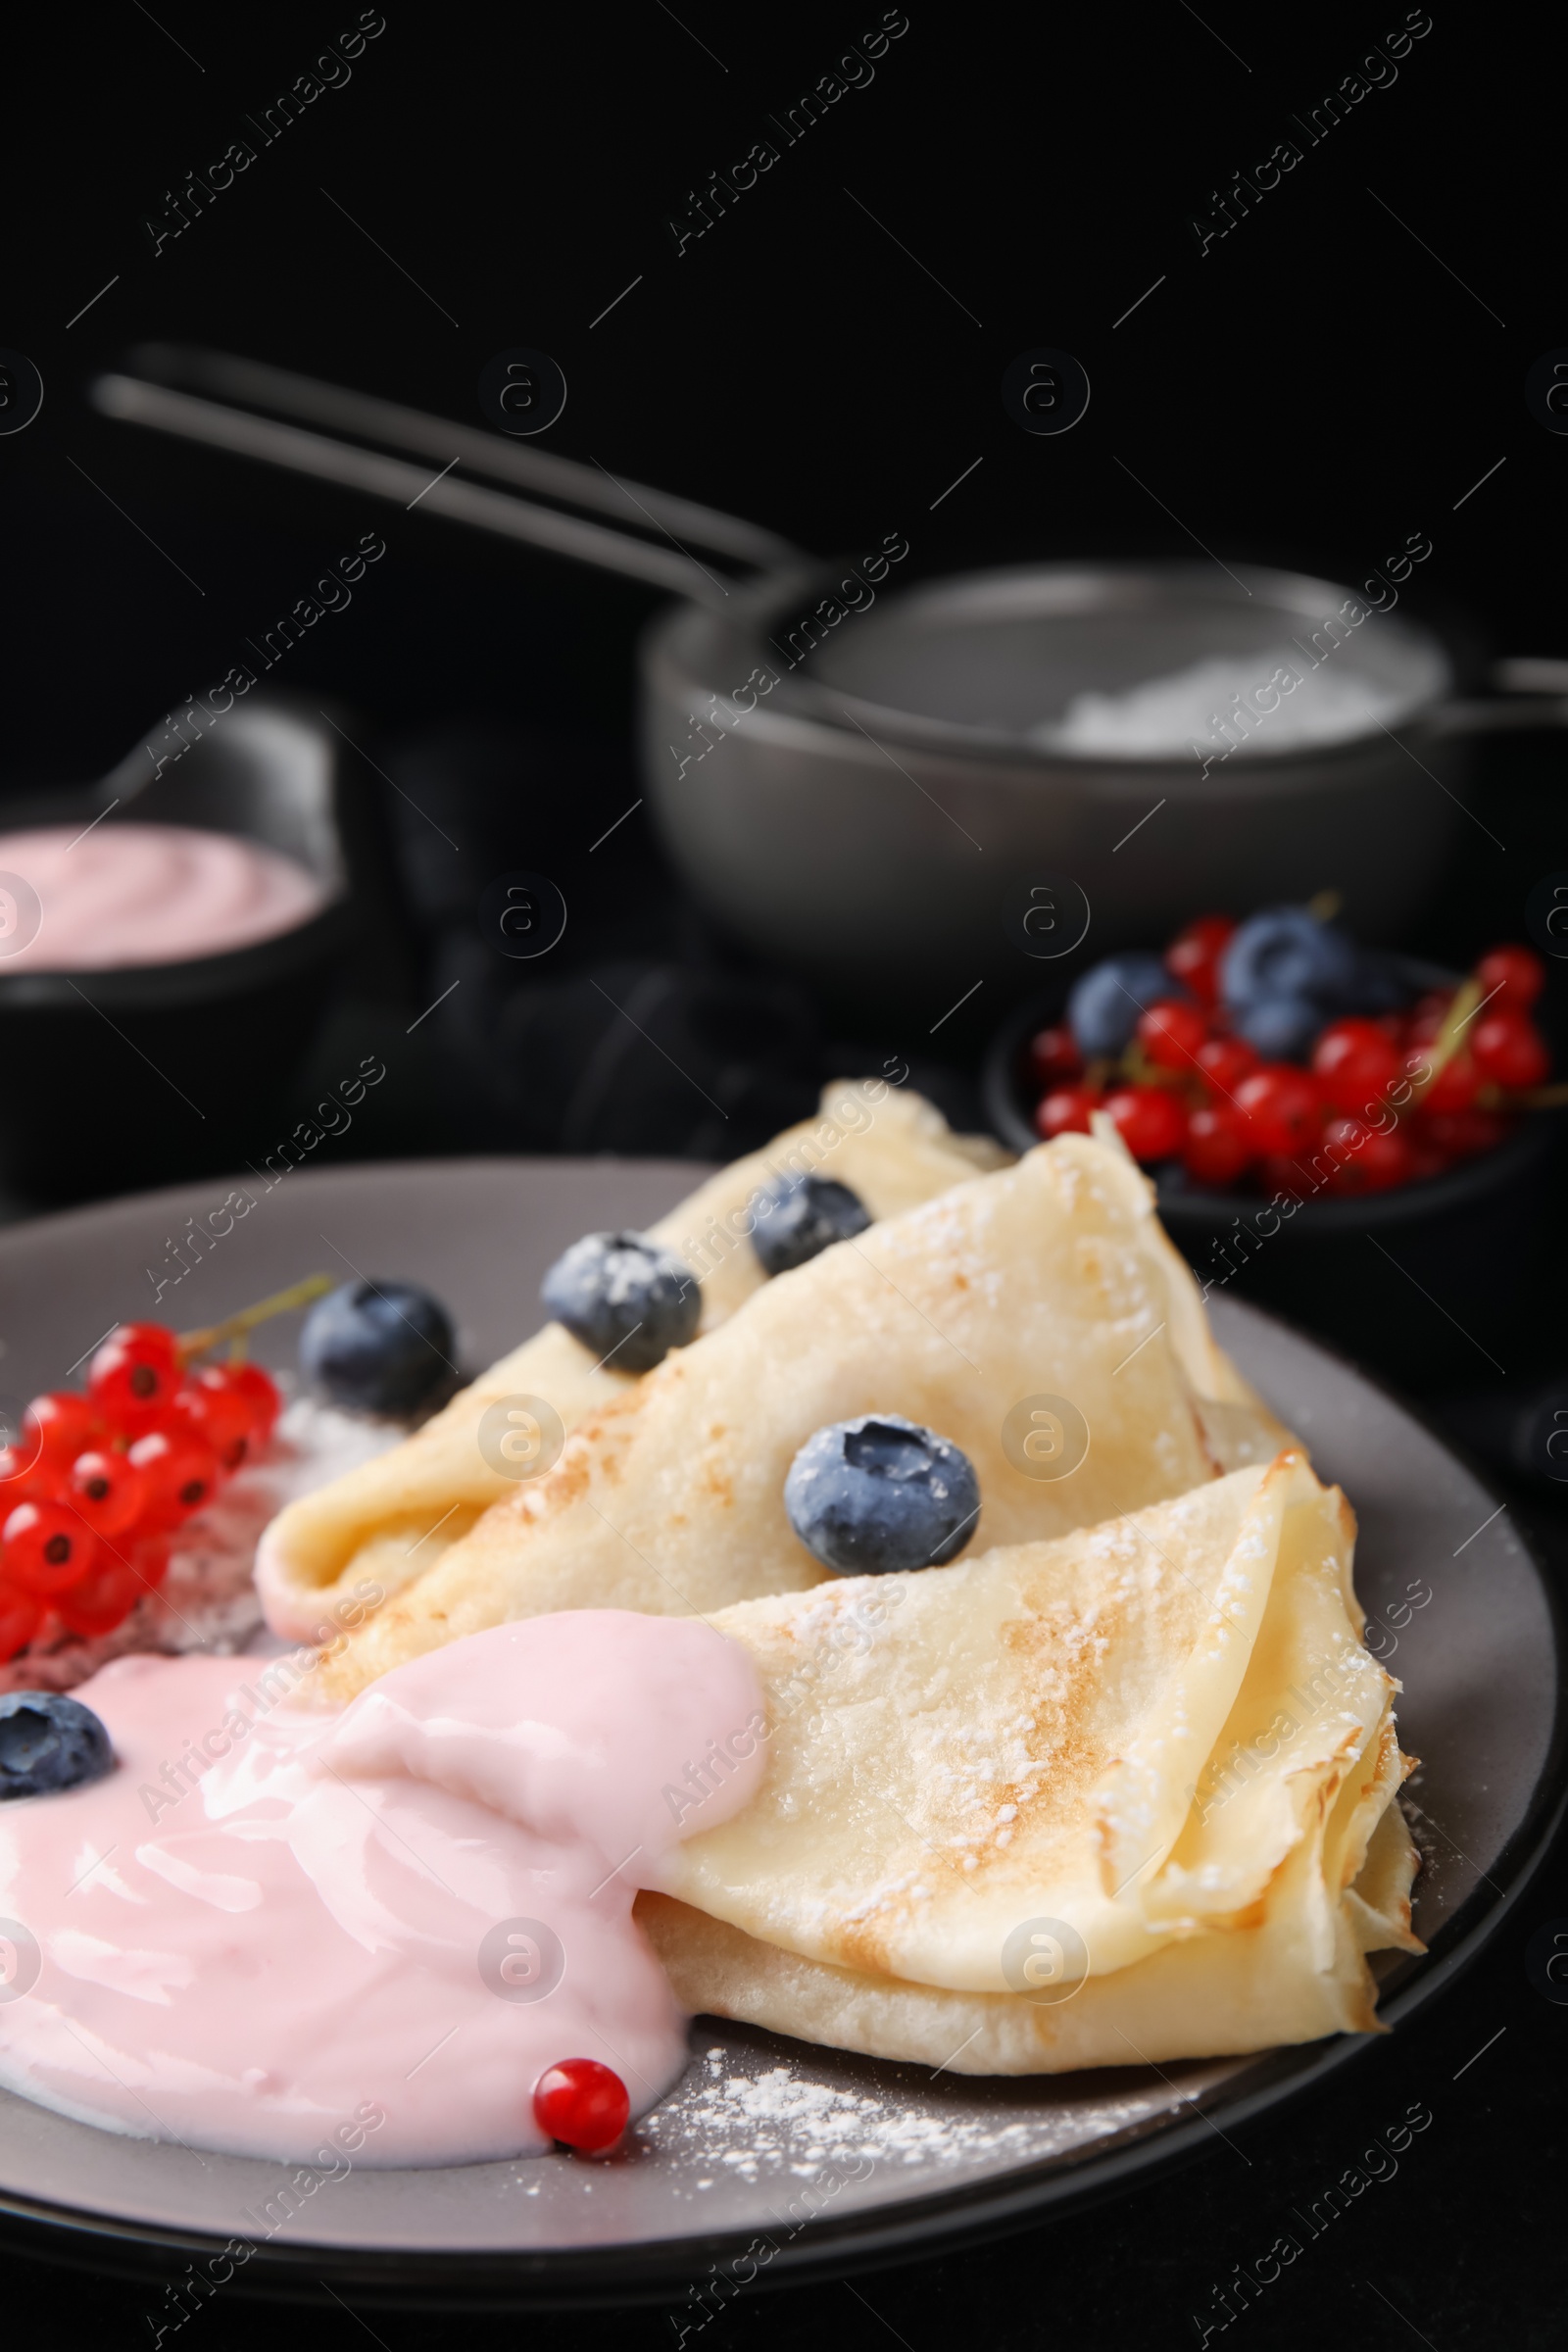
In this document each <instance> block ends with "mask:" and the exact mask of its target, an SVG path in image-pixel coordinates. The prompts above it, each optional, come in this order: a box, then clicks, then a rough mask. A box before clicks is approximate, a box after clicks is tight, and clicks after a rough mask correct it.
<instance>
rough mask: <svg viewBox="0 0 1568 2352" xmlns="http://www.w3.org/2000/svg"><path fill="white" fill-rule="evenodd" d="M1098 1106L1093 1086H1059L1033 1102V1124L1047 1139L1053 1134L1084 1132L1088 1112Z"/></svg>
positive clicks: (1086, 1126)
mask: <svg viewBox="0 0 1568 2352" xmlns="http://www.w3.org/2000/svg"><path fill="white" fill-rule="evenodd" d="M1099 1108H1100V1097H1099V1096H1098V1095H1097V1094H1096V1092H1095V1090H1094V1088H1093V1087H1092V1086H1058V1087H1056V1088H1054V1090H1053V1092H1052V1093H1051V1094H1049V1095H1047V1097H1046V1099H1045V1101H1044V1102H1043V1103H1039V1104H1038V1105H1037V1106H1036V1110H1035V1125H1036V1127H1037V1128H1038V1129H1039V1131H1040V1133H1041V1134H1042V1135H1043V1136H1045V1137H1047V1138H1048V1139H1049V1138H1050V1137H1052V1136H1054V1135H1087V1134H1088V1133H1089V1113H1090V1112H1091V1111H1092V1110H1098V1109H1099Z"/></svg>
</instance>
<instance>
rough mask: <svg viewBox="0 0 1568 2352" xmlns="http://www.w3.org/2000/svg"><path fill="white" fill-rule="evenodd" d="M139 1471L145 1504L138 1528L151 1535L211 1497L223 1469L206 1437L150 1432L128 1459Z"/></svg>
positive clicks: (181, 1432)
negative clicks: (140, 1526) (145, 1530)
mask: <svg viewBox="0 0 1568 2352" xmlns="http://www.w3.org/2000/svg"><path fill="white" fill-rule="evenodd" d="M128 1459H129V1461H130V1464H131V1466H132V1468H133V1469H135V1470H139V1471H140V1473H141V1476H142V1481H143V1493H144V1495H145V1496H146V1501H145V1504H144V1507H143V1511H142V1518H141V1525H142V1526H143V1527H144V1528H146V1529H147V1530H148V1532H149V1533H150V1534H158V1533H162V1532H164V1531H165V1530H167V1529H169V1528H172V1527H177V1526H178V1525H179V1523H180V1521H181V1520H182V1519H188V1518H189V1517H190V1515H191V1513H192V1511H199V1510H201V1509H202V1507H203V1505H204V1504H206V1503H208V1502H210V1501H211V1500H212V1498H213V1495H214V1494H215V1492H216V1491H217V1488H218V1486H219V1483H220V1481H221V1477H222V1466H221V1463H220V1461H219V1459H218V1456H217V1454H216V1453H215V1452H214V1451H213V1448H212V1447H211V1446H209V1445H208V1443H207V1441H206V1439H205V1438H201V1437H198V1436H197V1434H196V1432H195V1431H194V1430H190V1431H186V1430H184V1429H150V1430H149V1431H148V1432H147V1435H146V1436H145V1437H144V1438H138V1439H137V1440H136V1443H135V1445H134V1446H132V1447H131V1449H130V1453H129V1456H128Z"/></svg>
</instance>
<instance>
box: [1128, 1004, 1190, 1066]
mask: <svg viewBox="0 0 1568 2352" xmlns="http://www.w3.org/2000/svg"><path fill="white" fill-rule="evenodd" d="M1133 1034H1134V1035H1135V1036H1136V1038H1137V1040H1138V1042H1139V1044H1140V1045H1141V1046H1142V1047H1143V1049H1144V1052H1145V1053H1146V1054H1148V1055H1149V1058H1150V1060H1151V1061H1152V1062H1153V1063H1154V1064H1155V1065H1156V1067H1158V1068H1159V1069H1162V1070H1190V1069H1191V1068H1192V1067H1193V1065H1194V1063H1195V1062H1196V1061H1197V1059H1198V1054H1199V1048H1200V1047H1201V1045H1202V1043H1203V1041H1204V1039H1205V1038H1206V1037H1207V1035H1208V1023H1207V1022H1206V1021H1205V1020H1204V1018H1203V1016H1202V1014H1201V1012H1200V1011H1199V1009H1198V1007H1197V1005H1178V1004H1177V1003H1176V1001H1175V999H1174V998H1170V997H1161V998H1159V999H1158V1000H1157V1001H1156V1002H1155V1003H1154V1004H1152V1005H1150V1007H1149V1010H1148V1011H1147V1012H1141V1013H1140V1014H1139V1016H1138V1026H1137V1029H1136V1030H1135V1031H1134V1033H1133Z"/></svg>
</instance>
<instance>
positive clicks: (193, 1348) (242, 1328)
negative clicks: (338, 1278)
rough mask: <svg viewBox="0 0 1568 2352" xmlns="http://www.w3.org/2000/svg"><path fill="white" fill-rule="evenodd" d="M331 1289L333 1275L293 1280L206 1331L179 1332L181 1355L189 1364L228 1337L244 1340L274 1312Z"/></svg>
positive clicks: (307, 1301) (303, 1303)
mask: <svg viewBox="0 0 1568 2352" xmlns="http://www.w3.org/2000/svg"><path fill="white" fill-rule="evenodd" d="M331 1288H332V1277H331V1275H330V1274H308V1275H307V1276H306V1278H305V1280H304V1281H303V1282H296V1283H291V1284H290V1286H289V1288H288V1289H287V1290H286V1291H276V1292H274V1293H273V1295H272V1297H271V1298H270V1299H260V1300H259V1301H258V1302H257V1304H256V1305H255V1306H246V1307H241V1309H240V1311H239V1313H238V1314H237V1315H226V1316H225V1317H224V1319H223V1321H222V1322H221V1323H210V1324H209V1325H208V1326H207V1328H206V1330H205V1331H184V1332H181V1333H180V1335H179V1343H178V1345H179V1358H180V1362H181V1363H187V1364H188V1363H189V1362H190V1360H191V1358H192V1357H193V1356H197V1355H208V1354H210V1353H211V1352H212V1350H213V1349H214V1348H220V1347H221V1346H222V1344H223V1342H224V1341H225V1340H235V1341H238V1342H240V1343H241V1352H242V1353H243V1342H244V1339H245V1335H246V1333H247V1332H250V1331H254V1330H255V1328H256V1326H257V1324H258V1323H267V1322H270V1320H271V1318H272V1316H273V1315H286V1314H287V1313H288V1312H289V1310H290V1308H292V1307H296V1306H309V1304H310V1302H311V1300H312V1299H319V1298H320V1296H321V1293H322V1292H323V1291H329V1290H330V1289H331Z"/></svg>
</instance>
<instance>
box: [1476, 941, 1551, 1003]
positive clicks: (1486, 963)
mask: <svg viewBox="0 0 1568 2352" xmlns="http://www.w3.org/2000/svg"><path fill="white" fill-rule="evenodd" d="M1476 979H1477V980H1478V981H1479V983H1480V986H1481V994H1482V996H1483V997H1484V998H1485V997H1491V998H1492V1001H1493V1003H1494V1004H1495V1005H1508V1006H1510V1007H1511V1008H1514V1009H1521V1008H1522V1007H1523V1006H1525V1005H1533V1004H1534V1003H1535V1001H1536V999H1537V998H1538V997H1539V996H1540V994H1541V992H1542V990H1543V989H1544V987H1545V985H1546V967H1545V965H1544V963H1543V962H1542V960H1541V957H1540V956H1533V955H1532V954H1531V952H1530V950H1529V949H1528V948H1520V947H1506V948H1494V949H1493V950H1492V953H1491V954H1490V955H1489V956H1482V958H1481V961H1480V962H1479V963H1478V964H1477V965H1476ZM1494 991H1495V992H1496V993H1495V995H1494Z"/></svg>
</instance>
